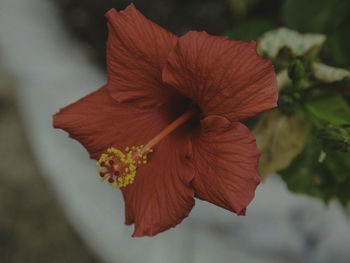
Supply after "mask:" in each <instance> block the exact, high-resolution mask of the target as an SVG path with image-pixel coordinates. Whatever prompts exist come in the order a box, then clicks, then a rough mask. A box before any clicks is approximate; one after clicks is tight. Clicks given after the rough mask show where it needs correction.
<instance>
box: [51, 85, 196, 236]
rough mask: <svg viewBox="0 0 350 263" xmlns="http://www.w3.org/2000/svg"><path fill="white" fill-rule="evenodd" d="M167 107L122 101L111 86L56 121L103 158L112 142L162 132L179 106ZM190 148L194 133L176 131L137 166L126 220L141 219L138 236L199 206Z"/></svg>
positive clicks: (127, 190)
mask: <svg viewBox="0 0 350 263" xmlns="http://www.w3.org/2000/svg"><path fill="white" fill-rule="evenodd" d="M163 106H164V108H162V107H160V108H156V109H154V110H145V109H139V108H134V107H131V106H130V105H129V103H126V104H125V103H118V102H116V101H115V100H114V99H112V98H111V97H110V96H109V92H108V89H107V86H105V87H102V88H101V89H99V90H98V91H96V92H93V93H91V94H89V95H88V96H86V97H84V98H82V99H80V100H79V101H77V102H76V103H74V104H71V105H69V106H67V107H65V108H64V109H62V110H61V111H60V112H59V113H57V114H56V115H55V116H54V121H53V123H54V127H55V128H61V129H64V130H66V131H67V132H68V133H69V134H70V136H71V137H72V138H74V139H76V140H78V141H79V142H80V143H82V144H83V145H84V147H85V148H86V149H87V150H88V151H89V153H90V155H91V157H92V158H95V159H98V158H99V157H100V155H101V154H102V153H103V152H105V151H106V149H107V148H109V147H111V146H113V147H115V148H118V149H124V148H125V147H126V146H131V145H141V144H145V143H147V142H148V141H149V140H150V139H151V138H153V137H154V136H155V135H157V134H158V133H159V132H160V131H161V130H163V129H164V128H165V127H166V126H167V125H168V124H169V123H170V122H171V121H173V120H174V119H173V116H172V114H175V113H173V112H172V111H171V109H169V108H173V106H172V105H163ZM190 151H191V143H190V139H189V136H187V135H186V134H185V133H184V131H183V130H182V129H179V130H176V131H174V132H173V133H171V134H170V135H168V136H167V137H166V138H164V139H163V140H162V141H161V142H159V144H157V145H156V146H155V147H154V149H153V152H152V153H151V154H149V157H148V163H147V164H144V165H141V166H140V167H138V168H137V171H136V176H135V181H134V183H133V184H129V185H128V186H126V187H122V188H121V189H122V191H123V196H124V199H125V218H126V219H125V222H126V224H132V223H135V232H134V234H133V236H144V235H148V236H153V235H155V234H157V233H159V232H162V231H164V230H166V229H168V228H170V227H174V226H175V225H177V224H179V223H180V222H181V221H182V220H183V218H185V217H186V216H188V214H189V212H190V211H191V209H192V207H193V205H194V190H193V188H192V187H191V181H192V180H193V176H194V172H193V166H192V164H191V163H190V161H189V160H188V159H187V156H189V154H190Z"/></svg>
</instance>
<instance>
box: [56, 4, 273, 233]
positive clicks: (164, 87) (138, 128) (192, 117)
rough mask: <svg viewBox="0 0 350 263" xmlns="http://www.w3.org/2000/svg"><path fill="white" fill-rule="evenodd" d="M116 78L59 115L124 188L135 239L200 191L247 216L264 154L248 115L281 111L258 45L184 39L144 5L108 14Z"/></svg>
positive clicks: (179, 214)
mask: <svg viewBox="0 0 350 263" xmlns="http://www.w3.org/2000/svg"><path fill="white" fill-rule="evenodd" d="M106 17H107V18H108V29H109V36H108V41H107V69H108V83H107V84H106V85H105V86H104V87H102V88H100V89H99V90H97V91H96V92H93V93H91V94H89V95H88V96H86V97H84V98H82V99H80V100H79V101H77V102H75V103H73V104H71V105H69V106H67V107H65V108H63V109H61V110H60V112H58V113H57V114H56V115H54V124H53V125H54V127H55V128H61V129H64V130H66V131H67V132H68V133H69V134H70V136H71V137H72V138H74V139H76V140H78V141H79V142H80V143H82V145H83V146H84V147H85V148H86V149H87V151H88V152H89V153H90V156H91V158H94V159H96V160H98V162H97V165H98V166H100V167H101V168H100V169H99V174H100V176H101V179H102V180H104V179H107V180H108V182H109V184H110V185H111V186H113V187H116V188H120V189H121V191H122V193H123V197H124V200H125V223H126V224H127V225H130V224H135V231H134V233H133V236H144V235H147V236H153V235H155V234H157V233H159V232H162V231H164V230H167V229H168V228H170V227H174V226H175V225H177V224H179V223H180V222H181V221H182V220H183V219H184V218H185V217H187V216H188V214H189V212H190V211H191V209H192V207H193V205H194V203H195V201H194V197H197V198H199V199H202V200H206V201H208V202H211V203H213V204H215V205H218V206H220V207H223V208H225V209H228V210H230V211H233V212H235V213H237V214H238V215H244V214H245V209H246V206H247V205H248V204H249V203H250V202H251V200H252V199H253V197H254V191H255V188H256V186H257V185H258V184H259V182H260V177H259V174H258V171H257V167H258V160H259V155H260V153H259V150H258V149H257V147H256V144H255V139H254V137H253V136H252V134H251V133H250V131H249V130H248V128H247V127H246V126H244V125H243V124H242V123H241V121H243V120H246V119H247V118H249V117H251V116H253V115H256V114H257V113H260V112H262V111H265V110H267V109H270V108H273V107H276V100H277V85H276V78H275V74H274V70H273V66H272V65H271V63H270V62H269V61H266V60H264V59H262V58H260V57H259V56H258V55H257V54H256V43H255V42H254V41H251V42H249V43H248V42H243V41H236V40H229V39H228V38H227V37H216V36H211V35H209V34H207V33H206V32H195V31H190V32H188V33H187V34H185V35H184V36H182V37H179V38H178V37H177V36H175V35H173V34H171V33H169V32H167V31H166V30H164V29H163V28H161V27H160V26H158V25H156V24H155V23H153V22H151V21H150V20H148V19H146V18H145V17H144V16H143V15H142V14H141V13H140V12H138V11H137V10H136V8H135V7H134V5H133V4H131V5H130V6H129V7H127V8H126V9H125V10H124V11H120V12H117V11H116V10H115V9H111V10H110V11H108V12H107V14H106Z"/></svg>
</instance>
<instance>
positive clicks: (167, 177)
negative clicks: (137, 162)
mask: <svg viewBox="0 0 350 263" xmlns="http://www.w3.org/2000/svg"><path fill="white" fill-rule="evenodd" d="M190 151H191V143H190V140H189V138H188V137H187V138H186V135H184V134H181V133H180V132H178V131H174V132H173V133H172V134H170V135H168V136H167V137H166V138H164V139H163V140H162V141H161V142H160V143H159V144H157V146H156V148H155V150H154V152H153V153H152V154H151V156H150V160H149V164H146V165H144V166H141V167H139V168H138V170H137V174H136V177H135V181H134V183H133V184H132V185H128V186H127V187H125V188H122V191H123V196H124V200H125V223H126V224H128V225H130V224H132V223H134V224H135V231H134V233H133V237H141V236H154V235H156V234H157V233H159V232H162V231H165V230H167V229H169V228H171V227H175V226H176V225H177V224H179V223H181V221H182V220H183V219H184V218H185V217H187V216H188V214H189V213H190V211H191V209H192V207H193V206H194V203H195V201H194V190H193V188H192V186H191V181H192V180H193V176H194V171H193V166H192V163H191V162H190V160H188V159H187V157H188V155H189V154H190Z"/></svg>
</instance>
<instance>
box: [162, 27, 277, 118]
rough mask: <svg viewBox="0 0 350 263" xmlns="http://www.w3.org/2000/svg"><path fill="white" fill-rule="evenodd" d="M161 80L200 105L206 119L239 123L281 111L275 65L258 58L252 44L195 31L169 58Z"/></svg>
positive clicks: (252, 42)
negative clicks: (214, 116)
mask: <svg viewBox="0 0 350 263" xmlns="http://www.w3.org/2000/svg"><path fill="white" fill-rule="evenodd" d="M163 81H164V82H166V83H168V84H170V85H171V86H173V87H174V88H176V89H177V90H178V91H179V92H180V93H182V94H183V95H184V96H186V97H189V98H190V99H192V100H193V101H194V102H196V103H197V104H198V105H199V107H200V108H201V109H202V111H203V113H204V115H205V116H208V115H211V114H217V115H222V116H225V117H226V118H228V119H230V120H231V121H239V120H244V119H247V118H248V117H251V116H253V115H256V114H257V113H259V112H262V111H264V110H267V109H270V108H273V107H276V106H277V104H276V101H277V96H278V92H277V82H276V77H275V73H274V70H273V66H272V65H271V63H270V61H267V60H264V59H262V58H261V57H259V56H258V55H257V53H256V43H255V42H254V41H251V42H249V43H248V42H243V41H237V40H229V39H228V38H227V37H216V36H210V35H208V34H207V33H206V32H194V31H191V32H189V33H187V34H186V35H184V36H183V37H180V38H179V41H178V44H177V45H176V46H175V48H174V49H173V51H172V52H171V53H170V54H169V58H168V64H167V66H166V67H165V68H164V70H163Z"/></svg>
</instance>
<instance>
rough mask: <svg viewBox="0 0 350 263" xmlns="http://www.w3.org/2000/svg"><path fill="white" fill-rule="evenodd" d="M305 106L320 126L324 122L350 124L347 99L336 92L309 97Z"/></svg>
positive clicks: (312, 118) (349, 110)
mask: <svg viewBox="0 0 350 263" xmlns="http://www.w3.org/2000/svg"><path fill="white" fill-rule="evenodd" d="M305 108H306V110H307V112H308V114H309V116H310V119H311V121H312V122H313V123H314V124H315V125H316V126H317V127H319V128H322V127H323V126H324V122H326V123H331V124H333V125H342V124H350V107H349V105H348V104H347V103H346V101H345V100H344V99H343V98H342V96H340V95H339V94H337V93H335V92H323V93H321V94H318V95H317V96H314V97H313V98H311V99H309V100H308V101H307V102H306V103H305Z"/></svg>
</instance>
